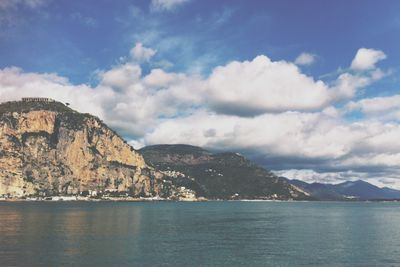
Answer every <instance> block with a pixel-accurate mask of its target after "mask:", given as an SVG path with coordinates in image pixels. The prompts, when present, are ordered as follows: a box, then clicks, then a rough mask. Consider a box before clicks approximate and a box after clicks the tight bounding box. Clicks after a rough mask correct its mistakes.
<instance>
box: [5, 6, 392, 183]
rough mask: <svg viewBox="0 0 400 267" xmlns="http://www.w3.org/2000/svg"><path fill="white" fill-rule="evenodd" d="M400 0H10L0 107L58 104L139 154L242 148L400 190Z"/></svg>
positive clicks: (318, 177)
mask: <svg viewBox="0 0 400 267" xmlns="http://www.w3.org/2000/svg"><path fill="white" fill-rule="evenodd" d="M399 10H400V2H399V1H395V0H393V1H391V0H386V1H380V2H378V1H372V0H371V1H369V0H354V1H344V0H338V1H319V0H304V1H291V0H280V1H261V0H260V1H256V0H250V1H249V0H247V1H244V0H226V1H225V0H221V1H212V0H148V1H145V0H138V1H133V0H130V1H129V0H119V1H112V0H96V1H95V0H87V1H70V0H0V102H3V101H9V100H18V99H20V98H21V97H27V96H42V97H51V98H54V99H56V100H58V101H61V102H68V103H70V104H71V107H72V108H74V109H76V110H78V111H80V112H88V113H91V114H93V115H96V116H98V117H99V118H101V119H102V120H104V121H105V122H106V123H107V124H108V125H109V126H110V127H112V128H113V129H115V130H116V131H117V132H119V133H120V134H121V135H122V136H123V137H124V138H125V139H127V140H128V142H129V143H130V144H131V145H132V146H134V147H135V148H140V147H142V146H145V145H151V144H159V143H167V144H176V143H186V144H191V145H197V146H202V147H205V148H210V149H213V150H220V151H234V152H239V153H241V154H243V155H245V156H246V157H249V158H250V159H252V160H255V161H256V162H257V163H259V164H261V165H262V166H264V167H266V168H268V169H270V170H272V171H274V172H275V173H276V174H278V175H282V176H285V177H288V178H295V179H300V180H304V181H307V182H323V183H339V182H342V181H346V180H358V179H361V180H365V181H367V182H370V183H373V184H375V185H378V186H387V187H392V188H397V189H400V168H399V166H400V142H399V141H398V140H399V137H400V91H399V89H400V86H399V77H400V76H399V70H400V50H399V47H400V12H399Z"/></svg>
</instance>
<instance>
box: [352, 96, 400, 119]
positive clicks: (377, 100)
mask: <svg viewBox="0 0 400 267" xmlns="http://www.w3.org/2000/svg"><path fill="white" fill-rule="evenodd" d="M346 108H347V109H348V110H349V111H354V110H360V111H362V112H364V113H368V114H374V113H384V112H385V113H386V112H388V111H391V110H400V95H393V96H386V97H373V98H365V99H361V100H359V101H351V102H349V103H348V104H347V105H346Z"/></svg>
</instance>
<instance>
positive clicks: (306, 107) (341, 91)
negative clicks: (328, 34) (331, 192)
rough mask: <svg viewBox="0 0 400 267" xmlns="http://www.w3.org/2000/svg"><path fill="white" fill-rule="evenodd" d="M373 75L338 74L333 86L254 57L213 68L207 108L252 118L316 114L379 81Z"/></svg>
mask: <svg viewBox="0 0 400 267" xmlns="http://www.w3.org/2000/svg"><path fill="white" fill-rule="evenodd" d="M382 77H383V75H380V76H379V75H375V72H372V73H365V74H362V75H361V74H359V75H354V74H350V73H343V74H341V75H340V76H339V77H338V78H337V80H335V81H334V82H333V84H332V85H328V84H326V83H325V82H323V81H321V80H314V79H313V78H312V77H310V76H307V75H305V74H303V73H302V72H301V71H300V69H299V68H298V67H297V66H296V65H295V64H293V63H290V62H286V61H272V60H270V59H269V58H268V57H266V56H257V57H256V58H254V59H253V60H252V61H243V62H239V61H233V62H231V63H229V64H227V65H225V66H219V67H216V68H215V69H214V70H213V72H212V73H211V75H210V77H208V79H207V81H206V83H207V85H206V87H207V92H208V102H209V105H210V106H211V107H212V108H213V109H214V110H215V111H217V112H219V113H224V114H235V115H239V116H255V115H260V114H264V113H268V112H285V111H313V110H314V111H316V110H320V109H322V108H325V107H327V106H329V105H331V104H332V103H335V102H337V101H341V100H343V99H350V98H352V97H353V96H354V95H355V94H356V93H357V90H358V89H360V88H363V87H365V86H367V85H369V84H371V83H372V82H373V81H375V80H378V79H379V78H382Z"/></svg>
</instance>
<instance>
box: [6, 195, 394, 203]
mask: <svg viewBox="0 0 400 267" xmlns="http://www.w3.org/2000/svg"><path fill="white" fill-rule="evenodd" d="M1 202H51V203H56V202H290V203H292V202H341V203H354V202H400V199H369V200H368V199H366V200H364V199H352V200H294V199H285V200H283V199H206V198H190V199H189V198H188V199H184V198H182V199H167V198H159V197H153V198H143V197H142V198H134V197H107V198H90V197H81V196H78V197H74V196H73V197H71V196H55V197H46V198H43V197H40V198H0V203H1Z"/></svg>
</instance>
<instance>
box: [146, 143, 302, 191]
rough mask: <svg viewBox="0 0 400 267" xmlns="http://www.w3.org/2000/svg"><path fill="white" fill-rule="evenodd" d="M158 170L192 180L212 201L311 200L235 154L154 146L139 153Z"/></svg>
mask: <svg viewBox="0 0 400 267" xmlns="http://www.w3.org/2000/svg"><path fill="white" fill-rule="evenodd" d="M139 152H140V153H141V154H142V155H143V157H144V158H145V161H146V162H148V163H149V164H151V165H153V166H154V167H155V168H157V169H159V170H162V171H165V172H167V173H168V174H171V172H179V173H181V174H182V175H184V176H187V177H189V178H190V179H191V180H192V181H193V184H192V185H187V184H186V186H194V187H196V189H197V190H195V191H196V192H197V193H198V195H199V196H204V197H207V198H211V199H308V196H306V195H305V194H304V193H303V192H301V191H300V190H298V189H296V187H294V186H291V185H290V184H288V183H287V182H286V181H285V180H283V179H280V178H278V177H277V176H275V175H274V174H272V173H271V172H269V171H267V170H266V169H264V168H262V167H260V166H258V165H256V164H255V163H254V162H251V161H249V160H247V159H246V158H244V157H243V156H241V155H239V154H236V153H230V152H226V153H216V154H213V153H211V152H210V151H207V150H204V149H202V148H199V147H195V146H189V145H155V146H148V147H145V148H142V149H141V150H140V151H139Z"/></svg>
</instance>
